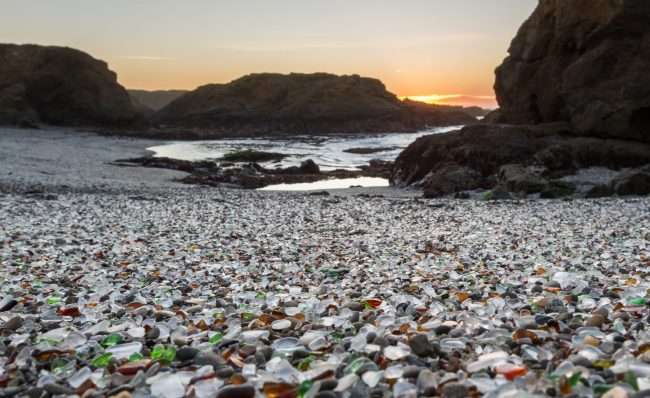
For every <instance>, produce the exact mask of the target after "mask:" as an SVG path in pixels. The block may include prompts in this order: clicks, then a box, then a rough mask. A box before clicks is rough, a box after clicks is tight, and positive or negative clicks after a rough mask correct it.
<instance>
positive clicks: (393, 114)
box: [154, 73, 475, 136]
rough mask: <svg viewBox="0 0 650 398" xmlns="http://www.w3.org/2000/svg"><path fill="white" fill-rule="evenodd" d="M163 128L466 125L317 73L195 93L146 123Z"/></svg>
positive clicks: (362, 84) (210, 131) (377, 87)
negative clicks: (153, 121) (152, 121)
mask: <svg viewBox="0 0 650 398" xmlns="http://www.w3.org/2000/svg"><path fill="white" fill-rule="evenodd" d="M154 120H155V121H156V122H157V123H159V124H160V125H161V126H165V127H167V128H196V129H201V130H203V131H206V133H205V134H206V136H211V135H215V136H219V135H223V133H224V132H230V133H231V134H232V133H233V132H234V133H235V134H237V135H262V134H265V135H269V134H300V133H305V134H311V133H319V134H327V133H357V132H398V131H414V130H418V129H422V128H424V127H426V126H442V125H457V124H468V123H472V122H475V118H473V117H471V116H469V115H467V114H466V113H464V112H462V111H460V110H458V109H456V108H453V107H440V106H434V105H427V104H423V103H418V102H413V101H400V100H399V99H398V98H397V97H396V96H395V95H393V94H391V93H389V92H388V91H386V88H385V87H384V85H383V84H382V83H381V82H380V81H379V80H375V79H369V78H362V77H359V76H335V75H330V74H325V73H317V74H290V75H280V74H254V75H249V76H245V77H243V78H241V79H238V80H235V81H233V82H231V83H228V84H211V85H206V86H203V87H200V88H198V89H196V90H195V91H192V92H190V93H188V94H186V95H184V96H182V97H181V98H178V99H177V100H175V101H173V102H172V103H171V104H169V105H168V106H166V107H165V108H163V109H162V110H161V111H160V112H159V113H158V114H157V115H156V117H155V119H154Z"/></svg>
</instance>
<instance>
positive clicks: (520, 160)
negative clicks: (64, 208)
mask: <svg viewBox="0 0 650 398" xmlns="http://www.w3.org/2000/svg"><path fill="white" fill-rule="evenodd" d="M648 163H650V144H643V143H638V142H633V141H624V140H611V139H601V138H596V137H577V136H575V135H572V134H571V131H570V129H569V128H568V126H566V125H564V124H551V125H538V126H514V125H510V126H507V125H489V124H480V125H475V126H470V127H466V128H464V129H462V130H460V131H456V132H451V133H446V134H437V135H429V136H425V137H421V138H419V139H418V140H416V141H415V142H414V143H413V144H411V145H410V146H409V147H408V148H406V149H405V150H404V151H403V152H402V153H401V154H400V156H399V157H398V158H397V160H396V161H395V166H394V169H393V175H392V179H391V181H392V183H393V184H396V185H401V186H405V185H420V186H422V187H423V188H424V190H425V192H426V193H427V194H428V195H429V196H441V195H447V194H451V193H454V192H458V191H462V190H472V189H481V188H483V189H489V188H492V187H495V186H496V185H497V184H498V182H499V181H498V177H499V172H500V171H501V169H502V167H503V166H506V165H521V167H524V168H525V167H529V166H535V167H538V168H541V169H542V171H541V173H540V174H539V177H542V178H544V179H547V180H551V179H557V178H561V177H563V176H567V175H571V174H573V173H575V172H576V171H577V170H579V169H582V168H588V167H607V168H610V169H614V170H620V169H624V168H634V167H640V166H642V165H645V164H648ZM509 167H512V166H509ZM461 182H462V183H461ZM515 189H516V188H515ZM526 191H531V190H530V189H526Z"/></svg>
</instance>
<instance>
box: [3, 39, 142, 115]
mask: <svg viewBox="0 0 650 398" xmlns="http://www.w3.org/2000/svg"><path fill="white" fill-rule="evenodd" d="M138 116H139V115H138V112H137V111H136V108H135V107H134V105H133V104H132V102H131V99H130V98H129V95H128V93H127V92H126V90H125V89H124V88H123V87H122V86H120V85H119V83H118V82H117V76H116V75H115V73H113V72H112V71H110V70H109V69H108V66H107V65H106V63H104V62H102V61H99V60H97V59H95V58H93V57H91V56H90V55H88V54H86V53H83V52H81V51H78V50H74V49H71V48H64V47H44V46H37V45H14V44H0V124H24V123H27V124H35V123H45V124H51V125H65V126H111V127H117V126H127V125H131V124H132V123H134V122H135V121H137V120H138Z"/></svg>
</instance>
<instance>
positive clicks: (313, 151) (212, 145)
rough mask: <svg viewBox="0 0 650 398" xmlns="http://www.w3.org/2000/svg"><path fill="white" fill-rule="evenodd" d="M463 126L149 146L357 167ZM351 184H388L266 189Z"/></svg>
mask: <svg viewBox="0 0 650 398" xmlns="http://www.w3.org/2000/svg"><path fill="white" fill-rule="evenodd" d="M460 127H461V126H454V127H438V128H433V129H428V130H424V131H420V132H417V133H393V134H373V135H359V134H357V135H334V136H294V137H282V138H244V139H222V140H212V141H189V142H188V141H178V142H169V143H166V144H163V145H158V146H153V147H150V148H147V149H149V150H150V151H153V152H154V156H156V157H168V158H173V159H181V160H211V159H212V160H216V159H219V158H221V157H223V156H224V155H225V154H227V153H229V152H233V151H241V150H246V149H252V150H257V151H265V152H277V153H282V154H285V155H288V156H287V157H286V158H284V159H283V160H281V161H272V162H261V163H260V164H262V165H263V166H265V167H271V168H275V167H290V166H299V165H300V163H301V162H303V161H304V160H307V159H312V160H313V161H314V162H316V164H318V166H320V168H321V170H323V171H329V170H335V169H346V170H355V169H358V168H359V167H360V166H364V165H367V164H368V162H369V161H370V160H372V159H380V160H388V161H393V160H395V158H397V156H398V155H399V154H400V152H401V151H402V150H403V149H404V148H406V147H407V146H408V145H409V144H411V143H412V142H413V141H415V140H416V139H418V138H419V137H422V136H425V135H429V134H440V133H445V132H449V131H453V130H457V129H459V128H460ZM352 148H376V149H381V151H379V152H375V153H368V154H358V153H348V152H346V150H348V149H352ZM348 186H363V187H377V186H388V181H387V180H385V179H381V178H360V179H354V180H351V181H348V180H336V179H333V180H326V181H319V182H316V183H309V184H291V186H287V185H284V184H283V185H280V186H270V187H266V188H264V189H265V190H321V189H336V188H347V187H348Z"/></svg>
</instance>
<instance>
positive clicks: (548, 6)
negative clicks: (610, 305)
mask: <svg viewBox="0 0 650 398" xmlns="http://www.w3.org/2000/svg"><path fill="white" fill-rule="evenodd" d="M509 53H510V55H509V56H508V58H506V59H505V61H504V62H503V64H502V65H501V66H500V67H499V68H498V69H497V71H496V83H495V91H496V94H497V100H498V101H499V104H500V106H501V108H500V109H499V110H497V111H494V112H491V113H490V114H488V115H487V116H486V117H485V119H484V122H485V123H486V124H480V125H475V126H469V127H466V128H464V129H463V130H462V131H458V132H453V133H447V134H442V135H433V136H428V137H423V138H420V139H419V140H417V141H416V142H415V143H413V144H412V145H411V146H409V147H408V148H407V149H406V150H405V151H404V152H402V154H401V155H400V156H399V158H398V159H397V161H396V162H395V168H394V170H393V176H392V181H393V183H395V184H398V185H411V184H419V185H421V186H423V187H424V190H425V195H428V196H437V195H446V194H451V193H455V192H458V191H463V190H472V189H479V188H483V189H494V190H495V192H496V191H498V192H502V191H503V192H517V193H521V194H530V193H540V194H541V195H542V197H560V196H564V195H566V194H569V193H570V192H572V191H573V190H575V186H573V184H571V183H569V182H567V181H565V180H561V178H564V177H566V176H569V175H573V174H576V173H577V172H578V171H579V170H580V169H584V168H590V167H605V168H608V169H611V170H618V171H623V173H621V174H620V176H619V178H618V179H616V180H614V181H610V182H609V183H607V184H604V185H602V186H598V187H593V189H592V190H591V191H590V192H588V193H587V196H602V195H606V194H615V193H616V194H620V195H628V194H643V193H644V192H645V183H646V180H645V178H646V176H647V174H646V171H644V170H646V169H641V170H635V171H626V170H625V169H626V168H638V167H641V166H643V165H645V164H648V163H650V73H648V71H649V70H650V2H647V1H640V0H540V1H539V5H538V7H537V9H536V10H535V12H534V13H533V15H532V16H531V17H530V18H529V19H528V20H527V21H526V22H525V23H524V25H523V26H522V27H521V29H520V30H519V33H518V34H517V37H516V38H515V39H514V40H513V42H512V45H511V47H510V50H509ZM497 123H501V124H497Z"/></svg>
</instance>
